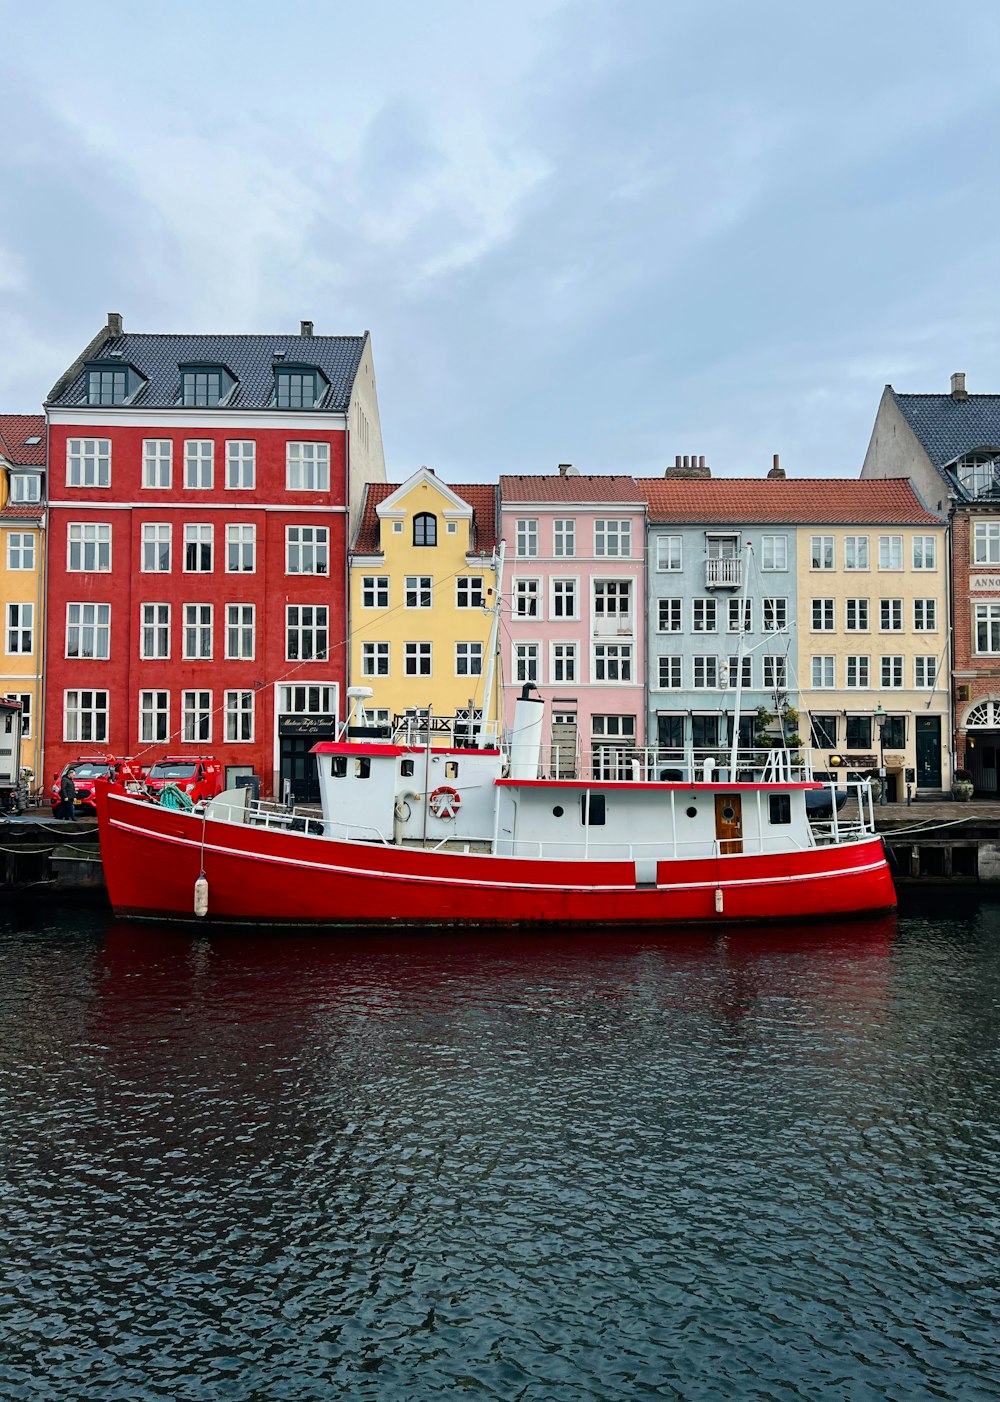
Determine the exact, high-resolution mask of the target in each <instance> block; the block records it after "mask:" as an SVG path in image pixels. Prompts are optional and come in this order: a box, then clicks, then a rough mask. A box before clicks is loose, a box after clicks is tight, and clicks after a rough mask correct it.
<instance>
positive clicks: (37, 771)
mask: <svg viewBox="0 0 1000 1402" xmlns="http://www.w3.org/2000/svg"><path fill="white" fill-rule="evenodd" d="M44 596H45V418H44V416H43V415H42V414H0V626H2V628H3V635H2V642H0V696H13V697H14V698H15V699H16V700H18V701H20V703H21V716H22V728H23V738H22V744H21V765H22V767H25V768H28V769H30V770H31V771H32V774H33V775H34V781H33V782H34V785H35V787H37V788H40V787H42V785H43V784H44V775H43V774H42V759H41V738H42V704H41V703H42V658H43V656H44V653H43V643H44V635H43V628H44V623H45V620H44V617H43V608H44Z"/></svg>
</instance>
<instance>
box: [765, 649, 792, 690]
mask: <svg viewBox="0 0 1000 1402" xmlns="http://www.w3.org/2000/svg"><path fill="white" fill-rule="evenodd" d="M787 688H788V658H787V656H786V655H785V653H783V652H770V653H765V654H764V690H765V691H777V690H780V691H785V690H787Z"/></svg>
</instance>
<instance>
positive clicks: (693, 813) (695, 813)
mask: <svg viewBox="0 0 1000 1402" xmlns="http://www.w3.org/2000/svg"><path fill="white" fill-rule="evenodd" d="M684 811H685V812H686V813H687V815H688V817H689V818H697V816H698V810H697V808H686V809H685V810H684Z"/></svg>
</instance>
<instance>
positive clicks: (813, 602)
mask: <svg viewBox="0 0 1000 1402" xmlns="http://www.w3.org/2000/svg"><path fill="white" fill-rule="evenodd" d="M817 605H819V610H818V612H819V620H820V621H819V623H818V624H817V622H816V616H817ZM809 615H810V619H811V628H810V632H812V633H835V632H836V631H837V601H836V599H831V598H827V597H825V596H818V597H817V598H815V599H810V601H809Z"/></svg>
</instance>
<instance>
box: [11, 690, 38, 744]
mask: <svg viewBox="0 0 1000 1402" xmlns="http://www.w3.org/2000/svg"><path fill="white" fill-rule="evenodd" d="M14 700H15V701H20V703H21V739H22V740H30V739H31V718H32V712H33V710H34V701H35V698H34V697H33V696H32V694H31V692H30V691H15V692H14Z"/></svg>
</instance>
